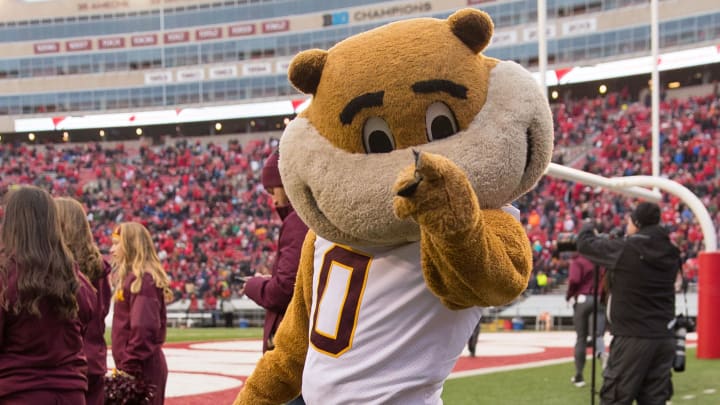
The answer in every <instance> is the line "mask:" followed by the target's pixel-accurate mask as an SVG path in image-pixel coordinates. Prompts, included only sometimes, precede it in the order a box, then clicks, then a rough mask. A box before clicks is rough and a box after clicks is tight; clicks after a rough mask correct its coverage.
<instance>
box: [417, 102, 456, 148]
mask: <svg viewBox="0 0 720 405" xmlns="http://www.w3.org/2000/svg"><path fill="white" fill-rule="evenodd" d="M425 128H426V131H427V138H428V141H430V142H432V141H436V140H438V139H443V138H447V137H448V136H450V135H453V134H455V133H457V131H458V124H457V120H456V119H455V114H453V112H452V110H451V109H450V107H448V106H447V105H445V103H442V102H439V101H438V102H435V103H432V104H430V107H428V109H427V112H426V113H425Z"/></svg>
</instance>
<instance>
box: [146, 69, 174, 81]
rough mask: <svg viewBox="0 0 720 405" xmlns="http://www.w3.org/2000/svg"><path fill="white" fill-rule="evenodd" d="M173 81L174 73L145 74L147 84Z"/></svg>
mask: <svg viewBox="0 0 720 405" xmlns="http://www.w3.org/2000/svg"><path fill="white" fill-rule="evenodd" d="M172 81H173V75H172V72H165V71H159V72H148V73H145V84H162V83H171V82H172Z"/></svg>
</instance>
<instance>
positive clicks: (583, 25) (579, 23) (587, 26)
mask: <svg viewBox="0 0 720 405" xmlns="http://www.w3.org/2000/svg"><path fill="white" fill-rule="evenodd" d="M595 31H597V19H595V18H584V19H582V20H573V21H568V22H564V23H563V25H562V34H563V36H567V35H579V34H585V33H587V32H595Z"/></svg>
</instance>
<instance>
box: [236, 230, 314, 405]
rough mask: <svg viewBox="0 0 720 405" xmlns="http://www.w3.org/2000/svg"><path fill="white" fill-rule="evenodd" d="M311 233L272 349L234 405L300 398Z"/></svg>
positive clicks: (309, 299) (309, 293) (271, 403)
mask: <svg viewBox="0 0 720 405" xmlns="http://www.w3.org/2000/svg"><path fill="white" fill-rule="evenodd" d="M314 245H315V233H314V232H312V231H309V232H308V233H307V236H306V237H305V242H304V243H303V247H302V253H301V256H300V264H299V267H298V273H297V278H296V281H295V290H294V292H293V297H292V299H291V300H290V306H289V307H288V309H287V312H286V313H285V317H284V318H283V320H282V322H281V323H280V326H279V328H278V331H277V333H276V334H275V339H274V342H275V348H274V349H273V350H271V351H268V352H266V353H265V354H264V355H263V357H262V358H261V359H260V361H259V362H258V364H257V366H256V367H255V371H253V373H252V375H251V376H250V377H249V378H248V379H247V381H246V382H245V386H244V388H243V389H242V390H241V391H240V394H238V396H237V398H236V399H235V402H234V405H275V404H282V403H285V402H288V401H290V400H292V399H294V398H295V397H297V396H298V395H299V394H300V388H301V385H302V373H303V367H304V365H305V356H306V354H307V347H308V327H309V326H308V325H309V316H310V306H311V303H312V279H313V258H314Z"/></svg>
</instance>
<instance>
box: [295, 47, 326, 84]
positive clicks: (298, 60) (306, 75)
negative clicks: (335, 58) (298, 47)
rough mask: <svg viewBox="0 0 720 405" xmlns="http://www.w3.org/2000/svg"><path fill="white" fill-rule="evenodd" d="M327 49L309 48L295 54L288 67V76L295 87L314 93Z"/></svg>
mask: <svg viewBox="0 0 720 405" xmlns="http://www.w3.org/2000/svg"><path fill="white" fill-rule="evenodd" d="M327 54H328V53H327V51H324V50H322V49H309V50H307V51H303V52H300V53H299V54H297V55H295V57H294V58H293V60H292V62H290V67H289V68H288V78H289V79H290V83H292V84H293V86H295V88H296V89H298V90H300V91H302V92H303V93H305V94H313V95H314V94H315V91H316V90H317V86H318V84H320V77H321V76H322V71H323V68H324V67H325V60H327Z"/></svg>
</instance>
